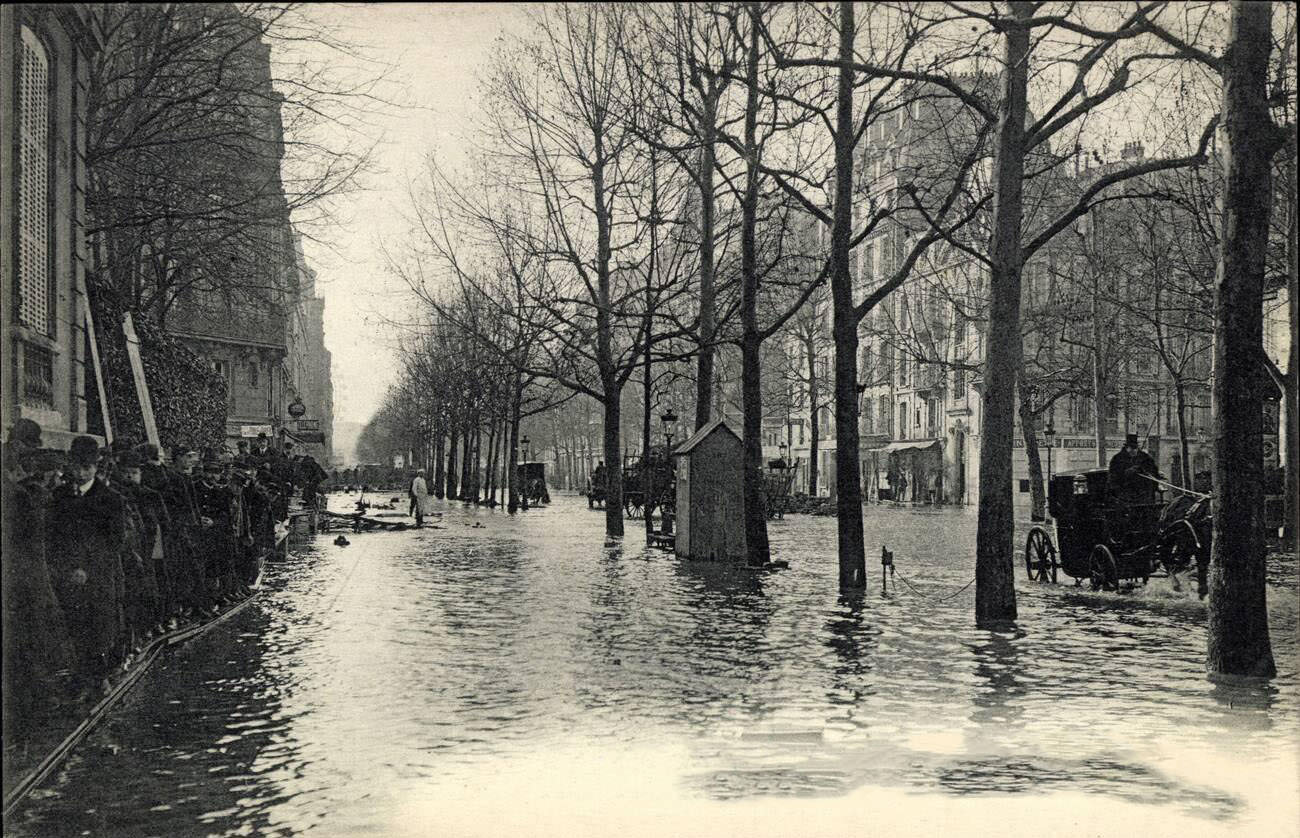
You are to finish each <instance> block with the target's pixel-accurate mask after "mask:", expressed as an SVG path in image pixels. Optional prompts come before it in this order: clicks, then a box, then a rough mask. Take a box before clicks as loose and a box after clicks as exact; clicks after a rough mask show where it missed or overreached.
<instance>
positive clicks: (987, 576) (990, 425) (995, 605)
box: [975, 2, 1033, 627]
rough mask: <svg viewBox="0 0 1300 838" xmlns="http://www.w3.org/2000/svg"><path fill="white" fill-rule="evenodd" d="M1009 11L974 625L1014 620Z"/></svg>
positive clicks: (1014, 159) (1015, 153)
mask: <svg viewBox="0 0 1300 838" xmlns="http://www.w3.org/2000/svg"><path fill="white" fill-rule="evenodd" d="M1009 6H1010V10H1011V15H1012V18H1013V19H1012V21H1011V22H1010V23H1009V24H1008V28H1007V29H1006V31H1005V35H1004V37H1005V38H1006V51H1005V63H1004V66H1003V84H1004V88H1003V96H1002V104H1001V107H1000V112H999V115H998V138H997V153H996V157H995V161H994V178H995V181H994V185H993V189H994V192H993V241H992V242H990V247H989V252H990V256H991V257H992V259H991V261H992V271H991V274H992V277H991V282H990V292H991V299H990V301H989V319H988V326H987V330H986V333H985V340H984V345H985V350H986V354H985V359H984V405H983V421H982V424H981V428H980V469H979V519H978V523H977V525H976V531H975V622H976V625H979V626H985V627H987V626H992V625H996V624H999V623H1004V622H1006V621H1010V620H1014V619H1016V588H1015V579H1014V576H1013V566H1012V553H1013V551H1014V547H1013V545H1012V541H1013V539H1014V536H1015V525H1016V521H1015V505H1014V501H1013V496H1012V486H1011V479H1012V471H1011V450H1012V444H1011V440H1012V436H1013V434H1014V433H1015V421H1014V420H1015V409H1016V407H1015V398H1016V394H1015V385H1016V373H1017V370H1019V368H1020V362H1021V345H1020V270H1021V262H1022V258H1023V253H1022V247H1021V241H1020V237H1021V221H1022V219H1021V214H1022V209H1023V208H1022V201H1023V194H1022V190H1023V188H1024V176H1025V109H1026V102H1025V100H1026V94H1027V89H1028V78H1029V76H1028V62H1029V29H1028V28H1026V27H1024V26H1021V25H1018V24H1019V21H1022V20H1025V19H1027V18H1029V17H1031V16H1032V15H1033V4H1032V3H1027V2H1012V3H1010V4H1009Z"/></svg>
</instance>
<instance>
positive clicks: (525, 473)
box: [519, 463, 551, 506]
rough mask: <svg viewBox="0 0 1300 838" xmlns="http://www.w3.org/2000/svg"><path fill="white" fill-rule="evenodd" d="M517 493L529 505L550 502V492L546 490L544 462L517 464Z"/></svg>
mask: <svg viewBox="0 0 1300 838" xmlns="http://www.w3.org/2000/svg"><path fill="white" fill-rule="evenodd" d="M519 494H520V495H521V496H522V497H523V498H524V499H525V500H527V501H528V505H529V506H538V505H540V504H543V503H550V502H551V493H550V492H548V491H547V490H546V463H520V464H519Z"/></svg>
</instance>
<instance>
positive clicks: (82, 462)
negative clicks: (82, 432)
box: [68, 436, 99, 466]
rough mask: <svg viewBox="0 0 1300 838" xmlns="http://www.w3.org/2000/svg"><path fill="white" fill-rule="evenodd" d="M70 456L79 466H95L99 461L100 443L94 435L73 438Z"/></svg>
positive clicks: (69, 451) (69, 450)
mask: <svg viewBox="0 0 1300 838" xmlns="http://www.w3.org/2000/svg"><path fill="white" fill-rule="evenodd" d="M68 456H69V457H70V458H71V459H72V462H73V463H74V464H76V465H79V466H93V465H95V464H96V463H97V462H99V443H98V442H96V441H95V438H94V437H93V436H79V437H77V438H76V439H74V440H72V445H71V447H69V448H68Z"/></svg>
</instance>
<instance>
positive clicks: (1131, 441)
mask: <svg viewBox="0 0 1300 838" xmlns="http://www.w3.org/2000/svg"><path fill="white" fill-rule="evenodd" d="M1124 444H1125V445H1137V444H1138V435H1137V434H1129V435H1128V436H1126V437H1124Z"/></svg>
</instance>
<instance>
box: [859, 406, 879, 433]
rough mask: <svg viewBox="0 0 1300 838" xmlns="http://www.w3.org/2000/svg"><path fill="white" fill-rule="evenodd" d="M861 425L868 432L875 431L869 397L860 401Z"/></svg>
mask: <svg viewBox="0 0 1300 838" xmlns="http://www.w3.org/2000/svg"><path fill="white" fill-rule="evenodd" d="M862 427H863V429H864V430H865V432H866V433H869V434H871V433H875V431H876V422H875V410H874V405H873V403H872V401H871V399H870V398H867V399H865V400H863V402H862Z"/></svg>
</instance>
